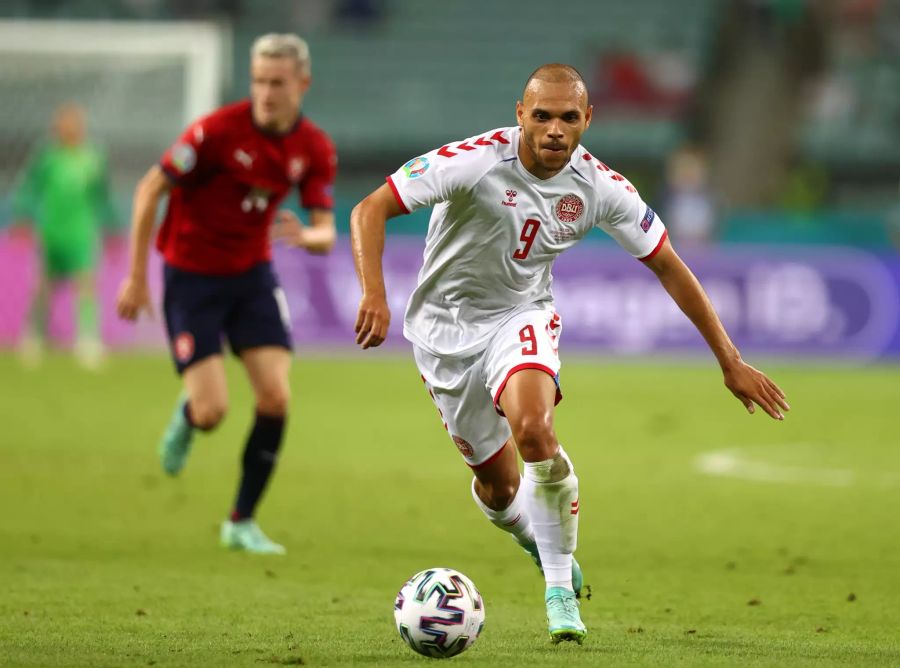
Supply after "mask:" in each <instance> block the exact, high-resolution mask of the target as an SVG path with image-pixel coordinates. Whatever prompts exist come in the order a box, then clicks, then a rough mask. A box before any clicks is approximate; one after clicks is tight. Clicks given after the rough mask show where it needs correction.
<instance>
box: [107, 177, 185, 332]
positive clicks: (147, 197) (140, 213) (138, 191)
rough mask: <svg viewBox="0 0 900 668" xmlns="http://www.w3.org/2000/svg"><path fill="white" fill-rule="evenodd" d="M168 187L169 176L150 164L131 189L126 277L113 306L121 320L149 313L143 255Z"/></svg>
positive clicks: (170, 184)
mask: <svg viewBox="0 0 900 668" xmlns="http://www.w3.org/2000/svg"><path fill="white" fill-rule="evenodd" d="M171 187H172V183H171V181H170V180H169V177H168V176H166V174H165V172H163V170H162V168H161V167H160V166H159V165H154V166H153V167H151V168H150V170H149V171H148V172H147V173H146V174H144V177H143V178H142V179H141V180H140V181H139V182H138V185H137V188H135V191H134V202H133V206H132V215H131V242H130V259H129V263H128V275H127V276H126V277H125V280H123V281H122V286H121V287H120V288H119V297H118V301H117V303H116V311H117V312H118V314H119V317H120V318H123V319H125V320H136V319H137V317H138V315H139V314H140V312H141V311H142V310H146V311H147V312H148V313H149V314H152V313H153V307H152V305H151V303H150V288H149V286H148V283H147V261H148V258H147V255H148V252H149V249H150V238H151V237H152V235H153V225H154V223H155V222H156V209H157V207H158V206H159V200H160V198H161V197H162V196H163V195H164V194H166V193H168V192H169V190H170V189H171Z"/></svg>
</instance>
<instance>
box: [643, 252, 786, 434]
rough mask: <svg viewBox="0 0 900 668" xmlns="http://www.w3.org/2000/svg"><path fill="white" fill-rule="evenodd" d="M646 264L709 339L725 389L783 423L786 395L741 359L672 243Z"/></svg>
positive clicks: (751, 411) (698, 282)
mask: <svg viewBox="0 0 900 668" xmlns="http://www.w3.org/2000/svg"><path fill="white" fill-rule="evenodd" d="M644 264H646V265H647V266H648V267H649V268H650V269H651V270H652V271H653V273H655V274H656V277H657V278H658V279H659V282H660V283H662V286H663V287H664V288H665V289H666V292H668V293H669V295H670V296H671V297H672V299H673V300H674V301H675V303H676V304H678V307H679V308H680V309H681V310H682V311H683V312H684V314H685V315H686V316H687V317H688V318H689V319H690V321H691V322H692V323H694V326H695V327H696V328H697V329H698V330H699V332H700V334H702V335H703V338H704V339H706V343H707V344H708V345H709V347H710V349H711V350H712V352H713V354H714V355H715V356H716V359H717V360H718V361H719V366H721V367H722V373H723V375H724V380H725V385H726V387H728V389H729V390H731V392H732V394H734V396H736V397H737V398H738V399H740V400H741V402H742V403H743V404H744V406H746V408H747V411H748V412H749V413H753V412H754V410H755V409H754V406H753V404H754V403H756V404H758V405H759V406H760V408H762V409H763V410H764V411H765V412H766V413H768V414H769V415H770V416H772V417H773V418H774V419H776V420H783V419H784V415H783V414H782V412H781V411H782V410H785V411H788V410H790V406H788V403H787V401H786V400H785V395H784V392H782V391H781V388H779V387H778V385H776V384H775V383H774V382H773V381H772V380H771V379H770V378H769V377H768V376H766V375H765V374H764V373H762V372H761V371H759V370H757V369H754V368H753V367H752V366H750V365H749V364H747V363H746V362H744V361H743V360H742V359H741V354H740V352H738V349H737V348H736V347H735V345H734V343H732V341H731V339H730V338H729V337H728V333H727V332H726V331H725V327H724V326H723V325H722V322H721V320H719V316H718V315H717V314H716V310H715V308H714V307H713V305H712V302H711V301H710V300H709V297H708V296H707V295H706V292H705V291H704V290H703V287H702V286H701V285H700V281H698V280H697V277H696V276H694V274H693V272H692V271H691V270H690V269H689V268H688V266H687V265H686V264H685V263H684V261H682V259H681V258H680V257H679V256H678V254H677V253H676V252H675V249H674V248H672V244H671V243H669V240H668V239H664V240H663V241H662V245H661V246H660V248H659V249H658V250H657V252H656V253H655V254H654V255H653V256H652V257H650V258H649V259H647V260H645V261H644Z"/></svg>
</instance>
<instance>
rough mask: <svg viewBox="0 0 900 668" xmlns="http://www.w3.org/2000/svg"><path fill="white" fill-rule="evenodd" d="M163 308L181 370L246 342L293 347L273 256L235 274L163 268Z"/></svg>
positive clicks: (241, 347) (246, 345) (253, 345)
mask: <svg viewBox="0 0 900 668" xmlns="http://www.w3.org/2000/svg"><path fill="white" fill-rule="evenodd" d="M164 281H165V282H164V292H163V308H164V310H165V314H166V330H167V331H168V334H169V347H170V349H171V352H172V359H173V360H174V361H175V366H176V368H177V369H178V373H179V374H180V373H182V372H184V370H185V369H186V368H188V367H189V366H190V365H191V364H193V363H194V362H199V361H200V360H202V359H204V358H206V357H209V356H210V355H217V354H219V353H221V352H222V339H223V338H225V337H227V339H228V345H229V347H230V348H231V350H232V352H233V353H234V354H235V355H237V354H240V352H241V351H242V350H246V349H247V348H258V347H260V346H280V347H282V348H287V349H288V350H290V349H291V332H290V315H289V313H288V308H287V301H286V300H285V298H284V292H283V291H282V289H281V287H280V286H279V285H278V279H277V278H275V272H274V271H273V270H272V265H271V263H269V262H263V263H261V264H258V265H256V266H255V267H253V268H251V269H248V270H247V271H245V272H244V273H242V274H237V275H235V276H208V275H206V274H198V273H195V272H192V271H184V270H182V269H177V268H175V267H172V266H170V265H168V264H167V265H166V266H165V269H164Z"/></svg>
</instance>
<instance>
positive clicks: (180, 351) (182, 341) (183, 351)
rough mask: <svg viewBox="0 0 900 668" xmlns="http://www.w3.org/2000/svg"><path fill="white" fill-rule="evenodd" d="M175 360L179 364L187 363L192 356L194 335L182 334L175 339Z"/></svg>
mask: <svg viewBox="0 0 900 668" xmlns="http://www.w3.org/2000/svg"><path fill="white" fill-rule="evenodd" d="M173 347H174V348H175V359H177V360H178V361H179V362H189V361H190V359H191V358H192V357H193V356H194V335H193V334H191V333H190V332H182V333H181V334H179V335H178V336H176V337H175V343H174V344H173Z"/></svg>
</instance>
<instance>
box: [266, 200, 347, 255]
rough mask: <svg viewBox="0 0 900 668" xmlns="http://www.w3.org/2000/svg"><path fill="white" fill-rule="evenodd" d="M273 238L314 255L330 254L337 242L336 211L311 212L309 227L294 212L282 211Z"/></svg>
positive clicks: (315, 210)
mask: <svg viewBox="0 0 900 668" xmlns="http://www.w3.org/2000/svg"><path fill="white" fill-rule="evenodd" d="M272 236H273V238H274V239H279V240H280V241H282V242H283V243H286V244H287V245H289V246H293V247H295V248H303V249H305V250H306V251H307V252H309V253H312V254H314V255H324V254H325V253H329V252H330V251H331V249H332V248H334V242H335V241H336V240H337V227H336V226H335V224H334V211H331V210H330V209H312V210H311V211H310V212H309V225H304V224H303V221H301V220H300V218H299V217H298V216H297V214H295V213H294V212H293V211H291V210H290V209H281V210H280V211H278V213H277V214H276V215H275V224H274V226H273V228H272Z"/></svg>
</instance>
